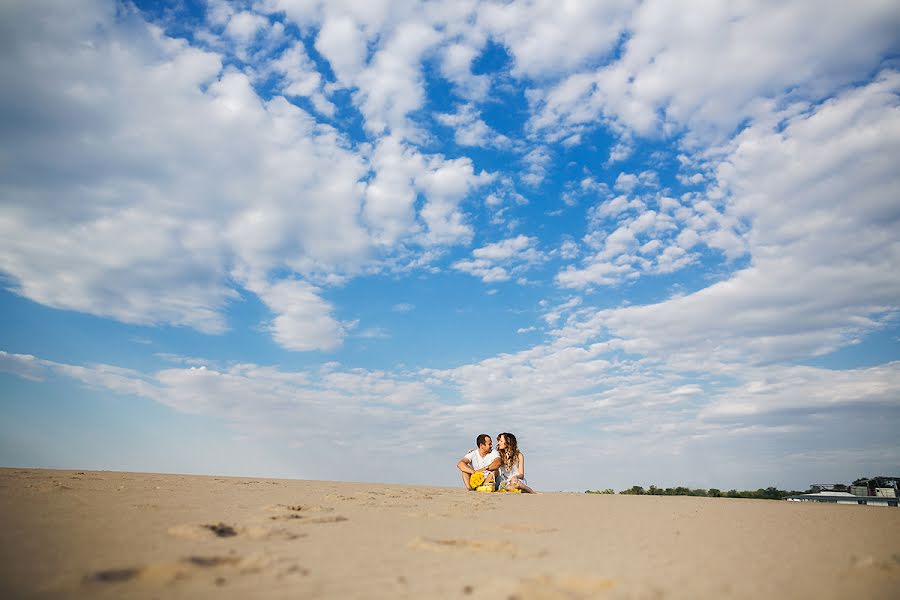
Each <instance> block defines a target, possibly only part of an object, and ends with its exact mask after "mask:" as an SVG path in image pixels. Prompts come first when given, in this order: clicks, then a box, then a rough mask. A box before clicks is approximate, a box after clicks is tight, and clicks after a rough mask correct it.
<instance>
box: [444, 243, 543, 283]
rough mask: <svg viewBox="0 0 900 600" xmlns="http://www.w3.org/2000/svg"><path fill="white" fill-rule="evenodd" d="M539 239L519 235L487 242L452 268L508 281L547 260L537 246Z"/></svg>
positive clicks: (484, 278) (493, 280) (487, 280)
mask: <svg viewBox="0 0 900 600" xmlns="http://www.w3.org/2000/svg"><path fill="white" fill-rule="evenodd" d="M537 241H538V240H537V238H532V237H528V236H525V235H519V236H516V237H514V238H509V239H506V240H501V241H499V242H494V243H492V244H487V245H485V246H482V247H481V248H476V249H475V250H473V251H472V256H473V258H472V259H471V260H459V261H456V262H455V263H453V268H454V269H456V270H457V271H462V272H464V273H469V274H470V275H474V276H475V277H480V278H481V280H482V281H483V282H485V283H496V282H500V281H508V280H509V279H511V278H512V277H514V276H516V275H518V274H520V273H523V272H525V271H526V270H527V269H529V268H531V267H532V266H533V265H535V264H538V263H540V262H543V261H544V260H546V256H545V255H544V253H543V252H541V251H540V250H539V249H538V248H537Z"/></svg>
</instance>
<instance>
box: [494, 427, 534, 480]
mask: <svg viewBox="0 0 900 600" xmlns="http://www.w3.org/2000/svg"><path fill="white" fill-rule="evenodd" d="M497 451H498V452H499V453H500V489H506V490H515V489H519V490H522V491H523V492H525V493H526V494H533V493H534V490H533V489H531V488H530V487H528V484H527V483H526V482H525V456H524V455H523V454H522V453H521V452H519V445H518V444H517V443H516V436H514V435H513V434H511V433H501V434H499V435H498V436H497Z"/></svg>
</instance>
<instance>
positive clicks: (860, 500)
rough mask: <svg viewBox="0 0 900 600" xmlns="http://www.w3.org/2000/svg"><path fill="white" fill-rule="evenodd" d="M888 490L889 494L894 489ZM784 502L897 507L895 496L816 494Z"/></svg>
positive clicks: (789, 497) (801, 495) (789, 498)
mask: <svg viewBox="0 0 900 600" xmlns="http://www.w3.org/2000/svg"><path fill="white" fill-rule="evenodd" d="M879 489H888V490H890V491H891V492H893V491H894V488H879ZM785 500H790V501H792V502H828V503H831V504H866V505H868V506H897V502H898V498H897V497H896V496H892V497H891V496H858V495H856V494H850V493H847V492H832V491H826V492H817V493H815V494H798V495H796V496H788V497H787V498H785Z"/></svg>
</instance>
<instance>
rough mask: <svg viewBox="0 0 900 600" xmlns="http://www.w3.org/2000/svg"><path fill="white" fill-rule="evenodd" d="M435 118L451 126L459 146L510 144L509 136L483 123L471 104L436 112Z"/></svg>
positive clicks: (498, 146) (505, 145)
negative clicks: (452, 110)
mask: <svg viewBox="0 0 900 600" xmlns="http://www.w3.org/2000/svg"><path fill="white" fill-rule="evenodd" d="M435 118H436V119H437V120H438V122H439V123H441V124H442V125H446V126H447V127H452V128H453V130H454V139H455V140H456V143H457V144H459V145H460V146H481V147H494V148H502V147H507V146H509V145H510V144H511V142H510V140H509V138H507V137H506V136H505V135H503V134H500V133H497V132H496V131H494V130H493V129H492V128H491V127H490V126H489V125H488V124H487V123H485V122H484V121H483V120H482V119H481V117H480V115H479V114H478V111H477V109H476V108H475V107H474V106H472V105H471V104H465V105H462V106H460V107H458V109H457V111H456V113H453V114H438V115H435Z"/></svg>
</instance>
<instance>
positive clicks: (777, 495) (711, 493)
mask: <svg viewBox="0 0 900 600" xmlns="http://www.w3.org/2000/svg"><path fill="white" fill-rule="evenodd" d="M585 493H586V494H615V493H616V492H615V490H613V489H612V488H607V489H605V490H585ZM619 493H620V494H626V495H629V496H701V497H704V498H756V499H760V500H784V499H785V498H787V497H788V496H796V495H797V494H804V493H806V492H798V491H796V490H779V489H778V488H776V487H767V488H759V489H758V490H752V491H748V490H745V491H738V490H728V491H727V492H723V491H722V490H719V489H716V488H710V489H708V490H705V489H701V488H697V489H691V488H688V487H684V486H678V487H670V488H660V487H656V486H655V485H651V486H650V487H649V488H647V489H644V488H643V487H642V486H639V485H635V486H632V487H630V488H628V489H627V490H622V491H621V492H619Z"/></svg>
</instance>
